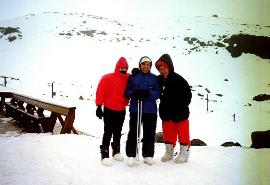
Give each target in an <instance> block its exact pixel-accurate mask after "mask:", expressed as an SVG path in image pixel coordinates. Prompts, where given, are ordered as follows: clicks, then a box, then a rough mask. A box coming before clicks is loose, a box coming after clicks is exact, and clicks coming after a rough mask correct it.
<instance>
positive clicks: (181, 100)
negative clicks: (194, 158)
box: [155, 54, 192, 163]
mask: <svg viewBox="0 0 270 185" xmlns="http://www.w3.org/2000/svg"><path fill="white" fill-rule="evenodd" d="M155 66H156V68H157V70H158V71H159V73H160V75H159V76H158V80H159V83H160V87H161V90H162V92H161V97H160V104H159V116H160V118H161V120H162V130H163V141H164V143H165V147H166V152H165V154H164V155H163V156H162V158H161V161H163V162H166V161H169V160H172V159H173V157H174V147H175V145H176V141H177V137H178V142H179V143H180V153H179V154H178V156H177V157H176V158H175V162H176V163H183V162H187V160H188V157H189V148H190V135H189V120H188V118H189V104H190V102H191V98H192V93H191V89H190V86H189V84H188V82H187V81H186V80H185V79H184V78H183V77H182V76H181V75H179V74H177V73H176V72H174V66H173V62H172V59H171V57H170V55H168V54H163V55H162V56H161V57H160V58H159V59H158V60H157V62H156V64H155Z"/></svg>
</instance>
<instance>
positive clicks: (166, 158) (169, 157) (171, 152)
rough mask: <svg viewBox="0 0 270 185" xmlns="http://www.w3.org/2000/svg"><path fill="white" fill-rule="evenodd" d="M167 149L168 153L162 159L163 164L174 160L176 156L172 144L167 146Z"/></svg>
mask: <svg viewBox="0 0 270 185" xmlns="http://www.w3.org/2000/svg"><path fill="white" fill-rule="evenodd" d="M165 147H166V152H165V154H164V155H163V156H162V157H161V161H162V162H167V161H170V160H172V158H173V156H174V148H173V145H172V144H165Z"/></svg>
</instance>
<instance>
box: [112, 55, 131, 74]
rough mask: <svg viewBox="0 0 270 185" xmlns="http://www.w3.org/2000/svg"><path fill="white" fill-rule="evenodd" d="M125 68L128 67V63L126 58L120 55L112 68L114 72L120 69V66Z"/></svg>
mask: <svg viewBox="0 0 270 185" xmlns="http://www.w3.org/2000/svg"><path fill="white" fill-rule="evenodd" d="M123 67H125V68H127V69H128V63H127V60H126V59H125V58H124V57H121V58H120V59H119V60H118V62H117V63H116V65H115V69H114V72H115V73H117V72H119V71H120V69H121V68H123Z"/></svg>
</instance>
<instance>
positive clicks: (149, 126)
mask: <svg viewBox="0 0 270 185" xmlns="http://www.w3.org/2000/svg"><path fill="white" fill-rule="evenodd" d="M156 127H157V114H152V113H142V128H143V129H142V130H143V136H142V138H143V139H142V140H143V145H142V156H143V157H153V156H154V152H155V134H156ZM136 147H137V113H130V120H129V132H128V138H127V143H126V155H127V156H128V157H136Z"/></svg>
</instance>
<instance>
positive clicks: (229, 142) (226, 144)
mask: <svg viewBox="0 0 270 185" xmlns="http://www.w3.org/2000/svg"><path fill="white" fill-rule="evenodd" d="M221 146H224V147H231V146H240V147H241V145H240V144H239V143H238V142H235V143H234V142H232V141H228V142H225V143H223V144H222V145H221Z"/></svg>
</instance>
